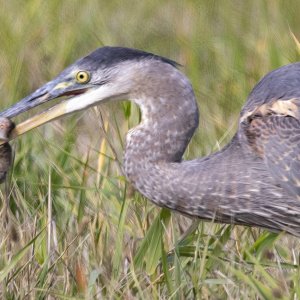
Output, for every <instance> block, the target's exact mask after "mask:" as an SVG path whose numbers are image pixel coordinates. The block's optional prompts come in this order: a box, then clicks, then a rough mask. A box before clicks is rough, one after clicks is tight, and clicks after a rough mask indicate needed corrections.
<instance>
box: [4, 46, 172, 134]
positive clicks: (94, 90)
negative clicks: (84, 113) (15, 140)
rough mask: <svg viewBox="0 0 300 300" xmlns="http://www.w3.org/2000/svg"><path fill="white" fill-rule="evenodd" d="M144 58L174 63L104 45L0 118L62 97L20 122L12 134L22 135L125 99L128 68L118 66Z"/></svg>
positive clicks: (127, 91) (150, 55) (127, 84)
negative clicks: (80, 112) (110, 101)
mask: <svg viewBox="0 0 300 300" xmlns="http://www.w3.org/2000/svg"><path fill="white" fill-rule="evenodd" d="M145 59H146V60H147V59H156V60H160V61H163V62H166V63H169V64H171V65H176V63H175V62H173V61H171V60H168V59H166V58H162V57H160V56H156V55H154V54H151V53H147V52H143V51H140V50H135V49H129V48H122V47H103V48H99V49H97V50H95V51H94V52H92V53H90V54H89V55H87V56H86V57H83V58H81V59H79V60H78V61H76V62H75V63H73V64H72V65H70V66H69V67H67V68H66V69H65V70H63V71H62V72H61V73H60V74H59V75H58V76H57V77H55V78H54V79H53V80H51V81H49V82H47V83H46V84H45V85H43V86H42V87H40V88H38V89H37V90H36V91H35V92H33V93H32V94H30V95H29V96H27V97H25V98H23V99H22V100H21V101H19V102H18V103H16V104H14V105H13V106H11V107H10V108H8V109H7V110H5V111H3V112H1V113H0V117H7V118H12V117H15V116H17V115H19V114H21V113H23V112H25V111H28V110H30V109H32V108H34V107H36V106H38V105H41V104H43V103H46V102H48V101H51V100H53V99H56V98H61V99H62V100H61V101H60V102H59V103H58V104H57V105H55V106H53V107H51V108H50V109H48V110H46V111H44V112H42V113H40V114H38V115H35V116H34V117H32V118H30V119H28V120H26V121H25V122H23V123H21V124H19V125H18V126H17V127H16V129H15V130H14V133H13V135H14V136H18V135H21V134H23V133H25V132H27V131H29V130H31V129H33V128H35V127H37V126H40V125H42V124H44V123H47V122H50V121H52V120H54V119H57V118H59V117H61V116H64V115H67V114H70V113H73V112H76V111H80V110H83V109H85V108H87V107H90V106H93V105H96V104H98V103H99V102H101V101H104V100H111V99H126V98H127V96H128V95H129V92H130V82H131V79H132V78H131V76H130V72H128V71H129V70H130V68H128V66H127V67H123V68H122V67H121V66H124V65H126V64H131V65H133V64H132V63H133V62H134V63H135V64H136V63H137V62H139V61H144V60H145Z"/></svg>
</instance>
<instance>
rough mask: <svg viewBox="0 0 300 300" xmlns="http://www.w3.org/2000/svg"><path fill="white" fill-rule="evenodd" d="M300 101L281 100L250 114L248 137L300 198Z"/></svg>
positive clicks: (273, 172) (278, 178) (275, 174)
mask: <svg viewBox="0 0 300 300" xmlns="http://www.w3.org/2000/svg"><path fill="white" fill-rule="evenodd" d="M299 104H300V101H299V100H298V99H291V100H278V101H273V102H272V103H268V104H266V105H263V106H260V107H258V108H257V109H256V110H255V111H253V112H252V113H251V114H248V115H247V116H246V119H247V123H248V126H247V127H246V136H247V140H248V142H249V145H250V146H251V147H252V149H253V151H254V152H255V153H256V154H257V155H258V156H260V157H261V158H262V159H263V160H264V162H265V164H266V166H267V169H268V170H269V172H270V174H271V175H272V177H274V179H275V180H276V181H277V182H278V183H279V184H280V185H281V186H282V187H283V188H284V189H286V190H287V191H288V192H289V193H290V194H292V195H295V196H296V197H297V198H299V200H300V117H299V115H300V109H299V107H300V105H299Z"/></svg>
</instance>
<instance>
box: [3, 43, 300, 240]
mask: <svg viewBox="0 0 300 300" xmlns="http://www.w3.org/2000/svg"><path fill="white" fill-rule="evenodd" d="M80 70H84V71H87V72H89V74H90V80H89V81H88V82H87V83H85V84H79V83H78V82H74V72H76V71H80ZM61 82H63V83H65V82H67V83H71V84H68V85H66V87H64V88H63V89H62V91H61V90H59V92H57V86H58V85H59V84H60V83H61ZM53 87H55V88H53ZM88 89H89V90H96V89H98V91H99V94H97V96H95V97H96V98H97V97H98V98H99V99H98V98H97V99H96V98H95V101H91V103H90V104H87V105H86V107H87V106H91V105H95V104H98V103H100V102H101V101H103V100H112V99H114V100H115V99H130V100H132V101H134V102H135V103H137V104H138V105H139V106H140V108H141V111H142V121H141V123H140V124H139V125H138V126H137V127H135V128H134V129H131V130H130V132H129V133H128V135H127V138H126V149H125V155H124V172H125V174H126V176H127V178H128V179H129V181H130V182H131V183H132V184H133V185H134V186H135V187H136V189H137V190H138V191H140V193H141V194H143V195H144V196H145V197H147V198H148V199H150V200H151V201H153V202H154V203H155V204H157V205H159V206H163V207H168V208H170V209H172V210H176V211H178V212H180V213H183V214H186V215H189V216H192V217H198V218H201V219H206V220H215V221H217V222H224V223H230V224H241V225H247V226H259V227H263V228H267V229H269V230H272V231H286V232H288V233H291V234H294V235H297V236H300V172H299V170H300V117H299V116H300V113H299V107H300V64H299V63H297V64H291V65H288V66H284V67H282V68H280V69H278V70H275V71H273V72H271V73H269V74H268V75H267V76H265V77H264V78H263V79H262V80H261V81H260V82H259V83H258V84H257V86H256V87H255V88H254V89H253V91H252V92H251V93H250V95H249V98H248V100H247V102H246V104H245V106H244V107H243V109H242V111H241V115H240V122H239V127H238V131H237V133H236V134H235V136H234V137H233V139H232V141H231V142H230V143H229V144H228V145H227V146H226V147H224V149H222V150H221V151H218V152H217V153H214V154H212V155H210V156H208V157H204V158H200V159H195V160H191V161H182V155H183V153H184V151H185V149H186V147H187V145H188V143H189V142H190V139H191V138H192V135H193V133H194V131H195V129H196V128H197V126H198V108H197V104H196V99H195V95H194V92H193V89H192V87H191V84H190V83H189V80H188V79H187V78H186V76H185V75H183V74H182V73H181V72H180V71H179V70H178V69H177V65H176V63H174V62H173V61H171V60H168V59H166V58H162V57H159V56H157V55H153V54H149V53H145V52H142V51H139V50H134V49H127V48H117V47H104V48H100V49H98V50H96V51H95V52H93V53H91V54H90V55H88V56H87V57H85V58H82V59H80V60H78V61H77V62H75V63H74V64H73V65H71V66H70V67H68V68H67V69H65V70H64V71H63V72H62V73H61V74H60V75H58V76H57V77H56V78H55V79H54V80H53V81H51V82H49V83H47V84H46V85H45V86H43V87H41V88H40V89H38V90H37V91H36V92H34V93H33V94H32V95H30V96H28V97H26V98H24V99H23V100H22V101H21V102H20V103H19V104H18V106H17V105H16V106H14V107H13V108H10V109H8V110H7V111H5V112H3V113H2V115H3V116H7V117H11V116H14V115H17V114H19V113H20V112H22V111H25V110H28V109H29V108H31V107H34V106H36V105H38V104H40V103H42V102H46V101H48V100H50V99H53V98H56V97H59V96H62V95H77V94H84V93H85V92H86V90H88ZM100 92H101V93H100ZM48 94H49V95H50V96H47V97H46V98H45V97H44V95H48ZM100 94H101V95H102V96H101V97H100V96H99V95H100ZM103 95H105V96H103ZM36 99H37V100H36ZM78 99H83V98H78ZM35 101H36V103H35ZM81 101H82V100H81ZM85 101H88V99H87V100H85ZM74 103H75V104H76V106H78V110H79V109H83V108H84V107H83V106H80V103H76V102H75V101H74Z"/></svg>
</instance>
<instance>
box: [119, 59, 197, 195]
mask: <svg viewBox="0 0 300 300" xmlns="http://www.w3.org/2000/svg"><path fill="white" fill-rule="evenodd" d="M158 67H159V73H157V69H158ZM154 70H155V71H154ZM157 74H160V76H159V77H157ZM138 78H139V80H138V81H135V83H136V85H137V86H140V87H143V88H142V90H138V89H137V88H135V86H133V87H132V91H131V92H130V98H131V99H132V100H133V101H134V102H135V103H137V104H138V105H139V106H140V108H141V111H142V121H141V123H140V124H139V125H138V126H137V127H135V128H133V129H131V130H130V131H129V132H128V134H127V137H126V150H125V158H124V170H125V173H126V175H127V177H128V178H129V179H130V180H131V181H132V182H133V184H135V181H136V180H137V178H138V177H139V174H140V172H147V169H148V168H151V166H150V165H149V163H150V164H153V163H158V162H160V163H161V162H179V161H181V159H182V155H183V153H184V151H185V149H186V147H187V145H188V143H189V141H190V139H191V137H192V135H193V133H194V131H195V129H196V128H197V126H198V119H199V117H198V107H197V104H196V100H195V95H194V92H193V89H192V87H191V84H190V83H189V81H188V79H187V78H186V77H185V76H184V75H183V74H182V73H181V72H179V71H178V70H177V69H176V68H174V67H173V66H171V65H168V64H166V63H158V65H154V66H153V69H152V65H151V64H149V68H148V69H146V70H143V72H142V73H141V75H140V76H139V77H138ZM140 191H141V190H140ZM141 192H142V193H143V191H141Z"/></svg>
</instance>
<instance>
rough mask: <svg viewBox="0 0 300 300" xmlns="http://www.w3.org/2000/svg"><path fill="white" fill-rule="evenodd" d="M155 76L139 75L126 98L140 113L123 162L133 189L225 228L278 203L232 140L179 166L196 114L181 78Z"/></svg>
mask: <svg viewBox="0 0 300 300" xmlns="http://www.w3.org/2000/svg"><path fill="white" fill-rule="evenodd" d="M161 71H162V72H161V75H160V76H159V77H157V72H153V73H152V72H151V70H150V71H149V72H145V73H144V72H142V73H141V76H139V80H141V82H137V83H136V89H135V88H134V86H133V89H132V90H133V92H132V93H131V99H133V100H134V101H135V102H136V103H137V104H139V105H140V107H141V110H142V122H141V123H140V124H139V125H138V126H137V127H135V128H134V129H132V130H131V131H130V132H129V133H128V135H127V145H126V151H125V158H124V170H125V173H126V175H127V177H128V179H129V180H130V181H131V182H132V183H133V185H134V186H135V187H136V188H137V189H138V190H139V191H140V192H141V193H142V194H143V195H145V196H146V197H147V198H148V199H150V200H152V201H153V202H155V203H156V204H157V205H160V206H165V207H168V208H171V209H175V210H177V211H180V212H182V213H186V214H189V215H193V216H198V217H201V218H208V219H211V218H215V217H216V218H217V219H219V220H222V221H223V222H228V223H230V222H232V218H233V217H234V216H235V215H236V214H237V213H238V212H240V213H241V216H240V217H239V220H238V223H240V224H242V223H243V219H242V218H243V214H244V212H245V211H246V212H249V211H250V212H252V211H253V210H256V209H259V210H260V211H261V212H263V211H264V210H265V209H267V208H266V206H267V205H266V203H268V201H269V200H270V201H273V203H275V202H276V201H281V197H283V196H284V195H283V194H282V190H280V188H278V187H275V186H274V182H273V181H272V178H271V177H270V176H269V175H268V172H267V171H266V168H265V167H264V165H263V164H261V162H260V160H259V159H258V158H256V157H254V156H253V155H252V154H251V153H250V152H249V151H247V149H245V148H244V146H243V145H242V144H241V143H240V141H239V138H238V136H236V137H235V138H234V139H233V140H232V141H231V143H230V144H229V145H228V146H227V147H225V148H224V149H223V150H221V151H219V152H217V153H215V154H212V155H210V156H208V157H205V158H202V159H196V160H192V161H182V162H181V158H182V155H183V153H184V151H185V149H186V147H187V145H188V143H189V141H190V139H191V137H192V135H193V133H194V131H195V129H196V128H197V126H198V108H197V105H196V101H195V96H194V93H193V90H192V87H191V85H190V83H189V81H188V80H187V79H186V77H185V76H184V75H183V74H181V73H180V72H179V71H177V70H176V69H175V68H173V67H171V66H168V65H167V66H166V67H165V70H161ZM143 74H145V75H144V76H145V78H143ZM138 87H139V88H138ZM140 87H142V90H141V89H140ZM271 187H272V188H271ZM262 198H263V199H265V200H266V201H263V203H262V201H261V199H262ZM240 199H243V200H247V201H246V202H245V203H247V205H248V206H249V207H250V208H249V207H244V206H241V203H240V202H239V201H240ZM248 224H249V222H248Z"/></svg>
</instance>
